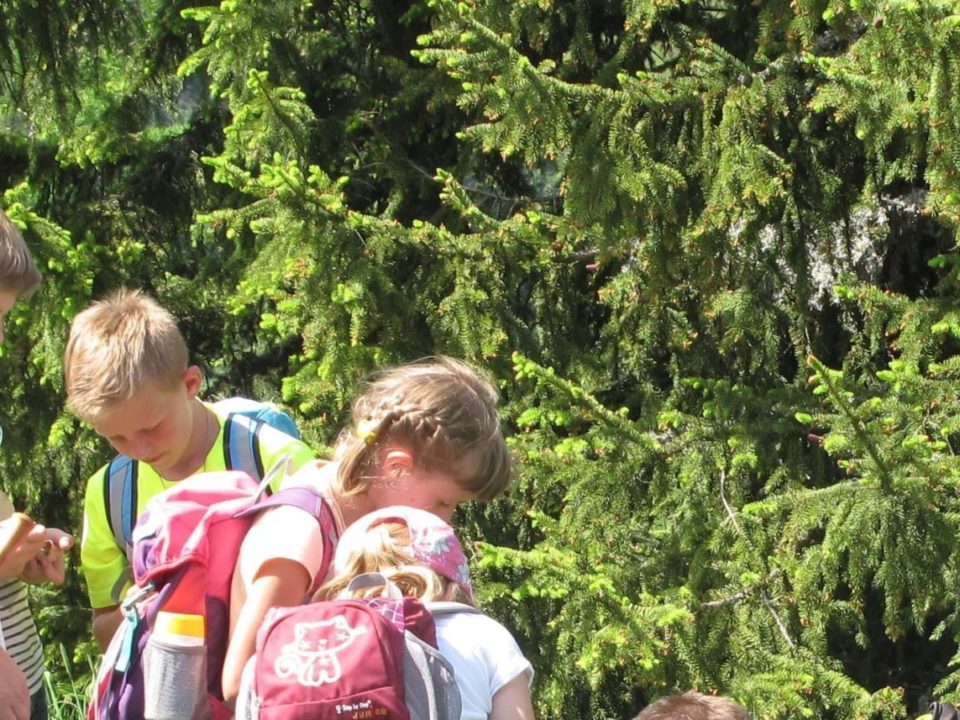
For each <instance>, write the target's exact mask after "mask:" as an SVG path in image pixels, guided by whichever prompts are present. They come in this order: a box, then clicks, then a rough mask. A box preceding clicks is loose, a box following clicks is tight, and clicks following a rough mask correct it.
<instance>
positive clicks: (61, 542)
mask: <svg viewBox="0 0 960 720" xmlns="http://www.w3.org/2000/svg"><path fill="white" fill-rule="evenodd" d="M73 543H74V538H73V535H71V534H70V533H67V532H64V531H63V530H60V529H58V528H46V529H45V530H44V543H43V546H42V547H41V548H40V551H39V552H38V553H36V554H35V555H34V556H33V558H31V559H30V560H29V561H28V562H27V564H26V565H25V566H24V568H23V572H21V573H20V579H21V580H23V581H24V582H28V583H32V584H34V585H36V584H39V583H43V582H52V583H55V584H57V585H62V584H63V581H64V579H65V577H66V572H65V570H64V553H66V552H67V551H69V550H70V548H72V547H73Z"/></svg>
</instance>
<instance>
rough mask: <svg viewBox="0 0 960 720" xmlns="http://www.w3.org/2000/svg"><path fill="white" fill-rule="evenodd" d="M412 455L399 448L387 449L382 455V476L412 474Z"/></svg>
mask: <svg viewBox="0 0 960 720" xmlns="http://www.w3.org/2000/svg"><path fill="white" fill-rule="evenodd" d="M413 468H414V462H413V455H411V454H410V453H409V452H407V451H406V450H401V449H400V448H387V449H386V450H385V452H384V454H383V468H382V469H383V474H384V475H403V474H407V473H411V472H413Z"/></svg>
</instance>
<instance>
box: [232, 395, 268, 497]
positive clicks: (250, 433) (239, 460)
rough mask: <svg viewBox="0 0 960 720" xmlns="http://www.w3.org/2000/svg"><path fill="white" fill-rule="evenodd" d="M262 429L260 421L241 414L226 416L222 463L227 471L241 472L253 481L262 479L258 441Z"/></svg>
mask: <svg viewBox="0 0 960 720" xmlns="http://www.w3.org/2000/svg"><path fill="white" fill-rule="evenodd" d="M262 427H263V422H262V421H258V420H254V419H252V418H250V417H247V416H246V415H243V414H241V413H237V412H232V413H230V414H229V415H227V417H226V419H225V420H224V421H223V462H224V466H225V467H226V468H227V470H242V471H243V472H245V473H247V474H248V475H249V476H250V477H252V478H254V479H255V480H261V479H262V478H263V473H264V469H263V458H261V456H260V441H259V440H260V429H261V428H262ZM268 492H269V491H268Z"/></svg>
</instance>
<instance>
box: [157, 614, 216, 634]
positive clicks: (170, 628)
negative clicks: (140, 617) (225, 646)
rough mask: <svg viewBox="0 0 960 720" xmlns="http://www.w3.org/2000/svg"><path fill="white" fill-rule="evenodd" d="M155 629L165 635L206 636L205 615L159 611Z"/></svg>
mask: <svg viewBox="0 0 960 720" xmlns="http://www.w3.org/2000/svg"><path fill="white" fill-rule="evenodd" d="M153 631H154V632H156V633H161V634H164V635H188V636H190V637H198V638H202V637H203V636H204V623H203V615H190V614H187V613H173V612H164V611H163V610H161V611H160V612H158V613H157V621H156V623H155V624H154V626H153Z"/></svg>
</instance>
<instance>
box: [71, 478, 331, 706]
mask: <svg viewBox="0 0 960 720" xmlns="http://www.w3.org/2000/svg"><path fill="white" fill-rule="evenodd" d="M270 480H271V478H270V477H269V476H268V477H267V478H264V480H263V482H262V483H260V484H259V486H258V484H257V483H256V482H255V481H254V480H253V479H252V478H251V477H250V476H249V475H247V474H246V473H243V472H236V471H226V472H217V473H204V474H200V475H194V476H192V477H190V478H187V479H186V480H182V481H180V482H179V483H177V484H176V485H175V486H174V487H172V488H171V489H169V490H167V491H165V492H163V493H160V494H159V495H157V496H156V497H154V498H152V499H151V500H150V502H149V503H148V505H147V507H146V509H145V510H144V512H143V514H142V515H141V516H140V518H139V520H138V522H137V527H136V529H135V531H134V543H133V573H134V580H135V582H136V590H135V591H133V592H131V593H129V594H128V595H127V599H126V600H124V602H123V604H122V606H121V607H122V608H123V613H124V617H125V620H124V622H123V623H122V624H121V626H120V628H118V630H117V632H116V634H115V635H114V637H113V639H112V641H111V642H110V646H109V647H108V648H107V651H106V653H105V654H104V657H103V660H102V661H101V665H100V669H99V671H98V673H97V678H96V682H95V684H94V688H93V697H92V699H91V702H90V705H89V706H88V708H87V718H88V720H126V719H129V718H145V717H151V716H153V717H167V716H168V715H169V713H166V712H161V713H159V714H158V713H157V712H156V711H151V710H149V708H150V707H158V706H162V707H167V706H174V705H176V703H177V702H180V701H182V700H183V698H185V697H188V696H189V689H190V688H188V687H186V686H185V685H184V683H196V682H198V680H197V678H199V682H200V684H201V687H200V688H199V689H198V694H199V696H200V699H199V700H198V705H197V707H196V708H195V712H193V713H190V714H187V715H185V716H184V717H187V718H189V717H203V718H214V719H215V720H218V719H219V718H229V717H231V713H230V712H229V710H227V709H226V708H225V707H224V706H223V704H222V699H223V695H222V692H221V687H220V675H221V672H222V668H223V661H224V656H225V655H226V650H227V641H228V634H229V624H230V587H231V581H232V577H233V569H234V566H235V564H236V560H237V556H238V555H239V552H240V545H241V543H242V541H243V538H244V535H246V532H247V530H248V529H249V527H250V525H251V524H252V522H253V520H254V518H255V516H256V515H257V514H258V513H259V512H261V511H262V510H264V509H266V508H268V507H276V506H279V505H293V506H295V507H299V508H301V509H303V510H305V511H307V512H309V513H310V514H311V515H313V516H314V517H316V518H317V521H318V522H319V523H320V525H321V527H322V528H323V537H324V541H323V542H324V548H323V557H324V561H325V563H327V562H329V560H330V559H331V558H332V555H333V548H334V543H335V541H336V525H335V524H334V519H333V514H332V512H331V510H330V508H329V506H328V505H327V503H326V501H325V500H324V499H323V497H321V496H320V495H319V494H318V493H317V492H316V491H314V490H311V489H309V488H299V487H298V488H288V489H283V490H280V491H278V492H276V493H274V494H273V495H271V496H269V497H266V498H262V497H261V495H262V491H263V490H264V489H265V488H266V486H267V484H268V483H269V482H270ZM325 575H326V568H322V569H321V571H320V572H319V573H317V580H318V582H319V581H321V580H322V579H323V577H324V576H325ZM161 610H163V611H165V612H174V613H186V614H192V615H202V616H203V617H204V621H205V633H206V642H205V648H200V649H199V650H194V651H191V652H192V654H191V655H189V656H188V655H185V654H183V653H182V652H181V654H180V655H179V656H176V657H174V656H171V657H173V659H174V661H175V662H174V664H170V663H167V662H166V661H162V662H161V661H160V660H156V659H155V660H154V663H155V665H156V666H157V667H158V668H159V669H158V670H156V671H154V672H151V673H149V674H150V675H151V676H152V679H148V680H145V674H144V666H145V659H146V663H149V662H150V658H151V657H154V658H156V657H157V655H156V652H153V651H155V650H156V648H157V647H158V644H157V642H156V640H158V639H157V638H154V641H155V642H152V643H151V637H152V631H153V627H154V622H155V620H156V618H157V613H158V612H159V611H161ZM166 650H169V648H166ZM184 662H186V663H188V664H183V663H184ZM178 663H179V664H178ZM148 681H149V687H145V685H146V684H147V682H148ZM204 690H205V692H204ZM145 708H148V710H147V711H145Z"/></svg>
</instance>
